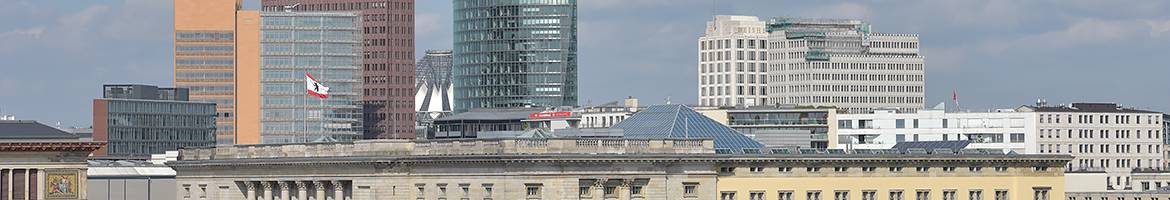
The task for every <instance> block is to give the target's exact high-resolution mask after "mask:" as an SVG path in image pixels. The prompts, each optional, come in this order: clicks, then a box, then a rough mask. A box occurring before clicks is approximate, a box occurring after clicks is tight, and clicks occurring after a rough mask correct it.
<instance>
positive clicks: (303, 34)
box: [259, 12, 364, 144]
mask: <svg viewBox="0 0 1170 200" xmlns="http://www.w3.org/2000/svg"><path fill="white" fill-rule="evenodd" d="M261 20H262V23H261V24H262V25H261V28H260V30H261V34H262V35H263V39H261V42H260V43H261V53H260V57H261V65H260V91H261V92H260V94H259V95H260V97H259V99H260V100H261V103H260V105H261V106H260V114H261V115H260V137H261V143H265V144H270V143H294V142H311V141H350V140H354V139H360V138H361V137H362V131H361V129H362V122H363V121H362V99H363V98H364V96H363V94H362V93H361V91H362V88H363V86H364V85H362V81H361V77H362V71H361V67H360V66H361V63H362V59H361V57H360V56H359V53H360V52H361V48H360V46H359V44H360V42H361V37H362V35H361V32H360V31H361V26H360V25H361V24H360V22H361V21H360V18H358V14H355V13H341V12H333V13H311V12H263V13H261ZM306 74H308V75H312V78H313V79H315V80H316V81H318V82H319V83H321V84H322V85H325V86H328V87H329V96H328V98H318V97H314V96H310V95H308V94H306V91H305V88H304V84H305V81H306V79H307V78H308V77H306Z"/></svg>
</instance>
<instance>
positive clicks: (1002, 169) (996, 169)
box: [995, 167, 1008, 172]
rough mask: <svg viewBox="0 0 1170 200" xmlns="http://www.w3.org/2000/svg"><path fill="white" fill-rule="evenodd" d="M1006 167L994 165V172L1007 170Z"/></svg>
mask: <svg viewBox="0 0 1170 200" xmlns="http://www.w3.org/2000/svg"><path fill="white" fill-rule="evenodd" d="M1007 170H1008V168H1007V167H995V172H1007Z"/></svg>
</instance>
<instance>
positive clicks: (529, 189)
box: [524, 183, 543, 199]
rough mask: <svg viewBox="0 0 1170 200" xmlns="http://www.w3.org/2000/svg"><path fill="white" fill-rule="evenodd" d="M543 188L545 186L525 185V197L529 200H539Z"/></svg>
mask: <svg viewBox="0 0 1170 200" xmlns="http://www.w3.org/2000/svg"><path fill="white" fill-rule="evenodd" d="M542 186H543V185H541V184H539V183H528V184H524V195H525V196H526V197H527V198H537V199H538V198H541V194H542V193H541V191H540V190H541V187H542Z"/></svg>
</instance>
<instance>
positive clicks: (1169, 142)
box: [1162, 114, 1170, 169]
mask: <svg viewBox="0 0 1170 200" xmlns="http://www.w3.org/2000/svg"><path fill="white" fill-rule="evenodd" d="M1162 162H1163V163H1162V167H1163V168H1166V169H1170V114H1162Z"/></svg>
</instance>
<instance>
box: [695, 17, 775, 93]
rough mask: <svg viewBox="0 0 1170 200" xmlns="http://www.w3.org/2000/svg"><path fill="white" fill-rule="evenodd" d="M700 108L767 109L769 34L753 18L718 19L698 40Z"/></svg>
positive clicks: (762, 22) (711, 22) (758, 20)
mask: <svg viewBox="0 0 1170 200" xmlns="http://www.w3.org/2000/svg"><path fill="white" fill-rule="evenodd" d="M698 46H699V70H698V71H699V91H698V93H699V105H701V106H755V105H768V103H769V102H768V99H767V97H768V88H767V85H768V80H767V73H768V68H767V64H768V32H767V31H765V24H764V21H760V19H759V18H757V17H753V16H729V15H717V16H715V17H714V19H712V20H711V21H710V22H707V31H706V33H705V34H704V35H703V36H702V37H699V45H698Z"/></svg>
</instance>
